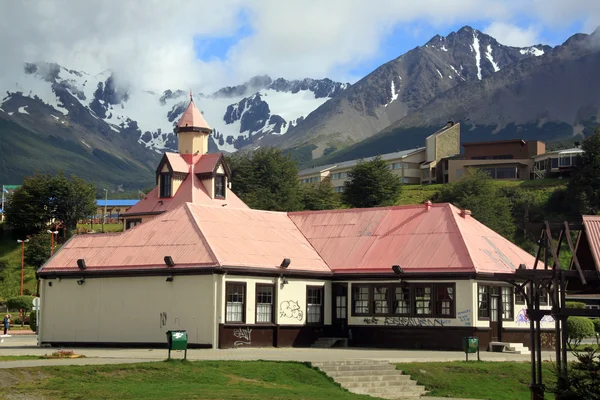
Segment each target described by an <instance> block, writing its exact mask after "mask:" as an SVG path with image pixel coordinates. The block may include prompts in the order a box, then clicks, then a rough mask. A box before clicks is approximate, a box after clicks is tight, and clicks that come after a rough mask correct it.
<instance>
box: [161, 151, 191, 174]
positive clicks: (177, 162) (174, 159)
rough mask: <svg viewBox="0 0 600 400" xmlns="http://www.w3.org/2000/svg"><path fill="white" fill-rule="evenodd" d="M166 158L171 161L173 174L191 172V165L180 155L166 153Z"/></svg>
mask: <svg viewBox="0 0 600 400" xmlns="http://www.w3.org/2000/svg"><path fill="white" fill-rule="evenodd" d="M164 157H166V159H167V160H168V161H169V165H170V166H171V168H172V169H173V172H184V173H188V172H189V171H190V166H189V164H188V163H187V162H186V161H185V159H184V158H183V157H182V155H181V154H179V153H168V152H167V153H165V155H164Z"/></svg>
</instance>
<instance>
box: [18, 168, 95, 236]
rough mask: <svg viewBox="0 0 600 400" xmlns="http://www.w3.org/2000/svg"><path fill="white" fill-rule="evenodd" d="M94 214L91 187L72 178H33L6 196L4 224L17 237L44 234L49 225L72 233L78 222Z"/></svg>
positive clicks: (93, 192)
mask: <svg viewBox="0 0 600 400" xmlns="http://www.w3.org/2000/svg"><path fill="white" fill-rule="evenodd" d="M95 211H96V197H95V190H94V186H93V185H91V184H88V183H86V182H85V181H84V180H83V179H81V178H78V177H76V176H74V175H73V176H71V177H70V178H67V177H65V176H64V175H63V173H62V172H60V173H59V174H57V175H48V174H37V175H35V176H33V177H29V178H26V179H25V181H24V182H23V185H22V186H21V187H19V188H18V189H16V190H15V191H14V192H13V193H12V195H11V196H10V198H9V200H8V203H7V207H6V222H7V224H8V225H10V226H12V227H13V228H14V229H16V230H17V231H19V232H20V234H21V235H22V234H32V233H37V232H40V231H45V229H46V227H47V226H48V224H49V223H51V222H52V221H55V222H62V223H63V224H64V226H65V227H66V228H67V231H73V230H75V229H76V227H77V222H78V221H79V220H80V219H84V218H87V217H88V216H89V215H92V214H94V213H95Z"/></svg>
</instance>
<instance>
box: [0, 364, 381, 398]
mask: <svg viewBox="0 0 600 400" xmlns="http://www.w3.org/2000/svg"><path fill="white" fill-rule="evenodd" d="M0 382H2V393H1V394H0V397H2V395H8V394H10V396H11V398H42V397H43V398H46V399H54V398H60V399H84V398H85V399H122V400H125V399H368V398H370V397H368V396H359V395H355V394H352V393H349V392H347V391H345V390H343V389H341V388H340V387H339V386H338V385H337V384H335V383H334V382H333V381H332V380H331V379H330V378H328V377H327V376H326V375H325V374H323V373H321V372H319V371H317V370H315V369H313V368H311V367H309V366H308V365H307V364H303V363H295V362H269V361H197V362H182V361H168V362H156V363H141V364H125V365H100V366H91V365H90V366H61V367H37V368H26V369H0Z"/></svg>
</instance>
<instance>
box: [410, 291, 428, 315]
mask: <svg viewBox="0 0 600 400" xmlns="http://www.w3.org/2000/svg"><path fill="white" fill-rule="evenodd" d="M413 292H414V297H415V314H416V315H431V286H430V285H414V289H413Z"/></svg>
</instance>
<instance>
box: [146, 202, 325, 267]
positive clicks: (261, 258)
mask: <svg viewBox="0 0 600 400" xmlns="http://www.w3.org/2000/svg"><path fill="white" fill-rule="evenodd" d="M186 206H187V207H189V209H190V210H191V212H192V215H193V216H194V217H195V219H196V223H197V224H198V227H199V228H200V230H201V231H202V234H203V235H204V237H206V240H207V242H208V244H209V245H210V247H211V249H212V250H213V252H214V254H215V256H216V258H217V259H218V261H219V264H220V265H222V266H229V267H260V268H273V269H279V265H280V264H281V262H282V261H283V259H284V258H289V259H291V264H290V266H289V267H288V268H287V270H290V271H295V270H302V271H312V272H327V273H329V272H330V269H329V267H328V266H327V264H326V263H325V262H324V261H323V260H322V259H321V257H319V255H318V254H317V252H316V251H315V250H314V249H313V248H312V246H311V245H310V243H309V242H308V241H307V240H306V238H305V237H304V236H303V235H302V233H301V232H300V231H299V230H298V229H297V228H296V226H295V225H294V223H293V222H292V221H291V220H290V219H289V218H288V217H287V214H286V213H284V212H273V211H261V210H251V209H239V208H238V209H234V208H222V207H211V206H200V205H198V204H187V205H186ZM142 225H143V224H142Z"/></svg>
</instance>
